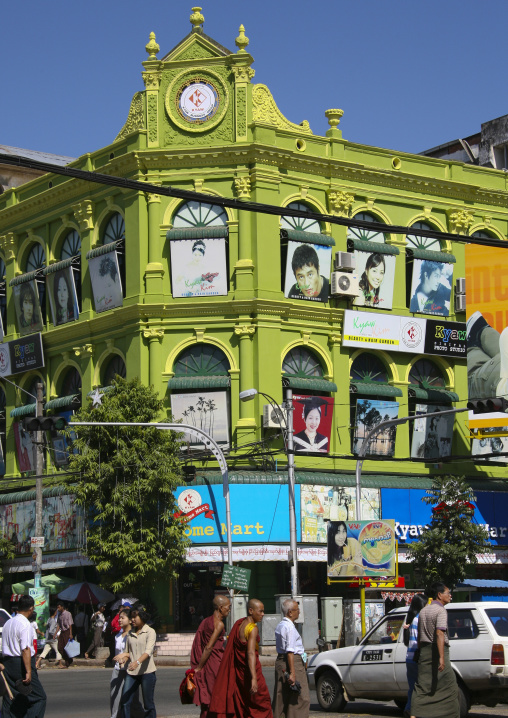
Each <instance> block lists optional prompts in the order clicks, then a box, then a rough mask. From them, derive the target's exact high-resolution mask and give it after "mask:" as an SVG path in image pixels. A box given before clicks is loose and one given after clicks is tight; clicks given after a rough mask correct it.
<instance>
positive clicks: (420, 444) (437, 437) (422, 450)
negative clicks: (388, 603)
mask: <svg viewBox="0 0 508 718" xmlns="http://www.w3.org/2000/svg"><path fill="white" fill-rule="evenodd" d="M449 408H450V407H449V406H438V405H436V404H416V407H415V409H416V412H415V419H414V422H413V443H412V445H411V458H412V459H429V460H431V459H434V460H437V459H440V458H445V457H447V456H451V453H452V438H453V422H454V421H455V416H454V415H453V414H445V415H444V416H430V417H425V418H418V415H419V414H431V413H432V412H438V411H446V409H449Z"/></svg>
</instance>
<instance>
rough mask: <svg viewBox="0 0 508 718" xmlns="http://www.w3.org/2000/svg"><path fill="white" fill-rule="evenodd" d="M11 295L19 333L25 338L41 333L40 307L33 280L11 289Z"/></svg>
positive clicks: (35, 284) (35, 283)
mask: <svg viewBox="0 0 508 718" xmlns="http://www.w3.org/2000/svg"><path fill="white" fill-rule="evenodd" d="M13 293H14V307H15V310H16V319H17V322H18V329H19V333H20V334H21V335H22V336H25V334H33V333H34V332H42V327H43V324H42V314H41V306H40V304H39V292H38V291H37V282H36V281H35V279H33V280H32V281H31V282H23V284H17V285H16V286H14V287H13Z"/></svg>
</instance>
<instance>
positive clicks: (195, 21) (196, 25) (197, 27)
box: [190, 7, 205, 32]
mask: <svg viewBox="0 0 508 718" xmlns="http://www.w3.org/2000/svg"><path fill="white" fill-rule="evenodd" d="M190 21H191V23H192V32H203V28H202V27H201V25H202V24H203V23H204V21H205V18H204V16H203V15H202V14H201V8H200V7H193V8H192V15H191V16H190Z"/></svg>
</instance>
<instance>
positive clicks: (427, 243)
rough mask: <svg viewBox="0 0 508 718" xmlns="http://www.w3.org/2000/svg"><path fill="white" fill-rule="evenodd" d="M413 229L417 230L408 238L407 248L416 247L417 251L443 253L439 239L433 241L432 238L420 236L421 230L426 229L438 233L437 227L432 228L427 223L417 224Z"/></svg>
mask: <svg viewBox="0 0 508 718" xmlns="http://www.w3.org/2000/svg"><path fill="white" fill-rule="evenodd" d="M411 229H413V230H415V231H414V233H413V232H411V234H408V235H407V236H406V241H407V246H408V247H409V248H411V247H414V248H415V249H429V250H431V251H432V252H440V251H441V242H440V241H439V239H432V238H431V237H422V236H421V235H419V234H418V231H417V230H419V229H425V230H429V231H433V232H437V230H436V228H435V227H431V226H430V224H428V223H427V222H415V223H414V224H412V225H411Z"/></svg>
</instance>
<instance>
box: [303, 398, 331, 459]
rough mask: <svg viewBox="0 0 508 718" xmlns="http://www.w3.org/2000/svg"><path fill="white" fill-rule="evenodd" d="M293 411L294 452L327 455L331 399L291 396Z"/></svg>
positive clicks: (328, 449)
mask: <svg viewBox="0 0 508 718" xmlns="http://www.w3.org/2000/svg"><path fill="white" fill-rule="evenodd" d="M293 409H294V411H293V430H294V435H293V442H294V447H295V451H297V452H312V453H319V454H327V453H328V452H329V451H330V435H331V431H332V419H333V399H332V398H331V397H329V396H308V395H306V394H293Z"/></svg>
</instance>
